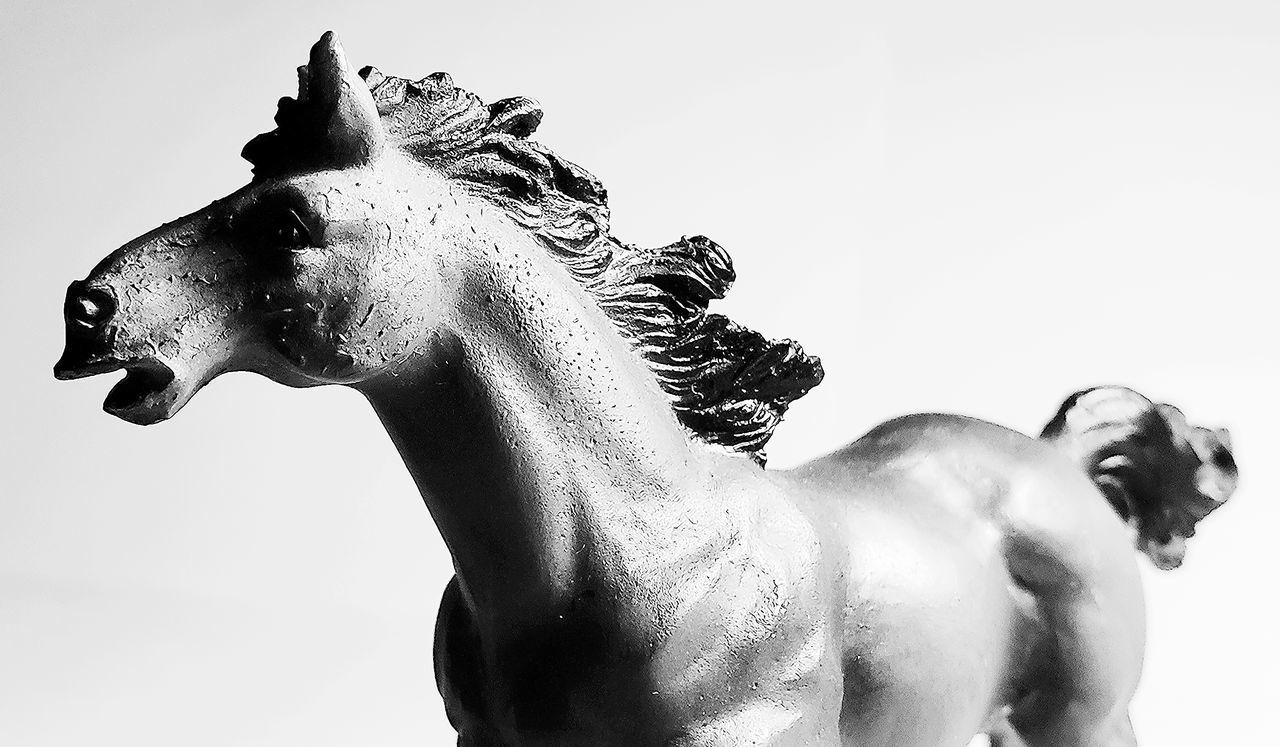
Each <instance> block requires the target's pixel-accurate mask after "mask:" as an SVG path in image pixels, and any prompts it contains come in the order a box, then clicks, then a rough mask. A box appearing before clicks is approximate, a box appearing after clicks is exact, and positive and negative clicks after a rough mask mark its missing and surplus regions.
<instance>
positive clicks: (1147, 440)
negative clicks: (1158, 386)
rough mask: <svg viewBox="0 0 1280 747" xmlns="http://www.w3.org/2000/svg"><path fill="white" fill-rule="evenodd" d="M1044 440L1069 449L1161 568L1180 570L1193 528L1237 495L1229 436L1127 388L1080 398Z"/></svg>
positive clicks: (1083, 393) (1064, 405) (1047, 428)
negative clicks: (1190, 422) (1192, 422)
mask: <svg viewBox="0 0 1280 747" xmlns="http://www.w3.org/2000/svg"><path fill="white" fill-rule="evenodd" d="M1040 438H1041V439H1043V440H1045V441H1048V442H1050V443H1053V444H1055V445H1057V446H1059V447H1060V448H1062V449H1064V450H1066V451H1067V453H1068V454H1069V455H1070V456H1071V457H1072V458H1073V459H1075V460H1076V462H1077V463H1078V464H1079V465H1080V467H1081V468H1082V469H1084V470H1085V472H1086V473H1088V474H1089V476H1090V477H1091V478H1093V481H1094V484H1096V485H1097V486H1098V488H1099V490H1101V491H1102V494H1103V495H1104V496H1106V498H1107V500H1108V501H1109V502H1110V503H1111V506H1112V507H1113V508H1114V509H1115V510H1116V513H1118V514H1119V515H1120V518H1121V519H1122V520H1124V521H1125V523H1127V524H1128V525H1129V527H1130V528H1131V529H1132V530H1133V532H1134V544H1135V545H1136V546H1137V548H1138V549H1139V550H1141V551H1142V552H1143V553H1145V554H1146V555H1147V557H1149V558H1150V559H1151V561H1152V562H1153V563H1154V564H1155V565H1156V566H1157V567H1159V568H1162V569H1166V570H1168V569H1171V568H1176V567H1178V566H1179V565H1181V564H1182V558H1183V556H1184V555H1185V554H1186V541H1187V538H1189V537H1191V536H1193V535H1194V534H1195V528H1196V523H1197V522H1199V521H1200V520H1201V519H1203V518H1204V517H1206V516H1208V515H1209V514H1210V513H1211V512H1212V511H1214V510H1215V509H1217V508H1218V507H1219V506H1221V505H1222V504H1223V503H1225V502H1226V501H1227V499H1228V498H1230V497H1231V493H1232V492H1233V491H1234V490H1235V488H1236V482H1237V471H1236V463H1235V459H1234V458H1233V457H1232V455H1231V439H1230V435H1229V434H1228V433H1227V431H1226V430H1225V429H1218V430H1210V429H1208V428H1201V427H1199V426H1193V425H1191V424H1189V423H1188V422H1187V419H1186V417H1184V416H1183V414H1182V412H1181V411H1180V410H1179V409H1178V408H1176V407H1174V406H1172V405H1167V404H1157V403H1155V402H1152V401H1151V400H1149V399H1147V398H1146V397H1144V396H1142V395H1141V394H1138V393H1137V392H1135V391H1133V390H1132V389H1127V388H1125V387H1119V386H1104V387H1095V388H1093V389H1086V390H1084V391H1081V392H1076V393H1075V394H1073V395H1071V396H1070V397H1068V398H1067V400H1066V401H1065V402H1063V403H1062V407H1061V408H1060V409H1059V410H1058V414H1057V415H1055V416H1054V418H1053V420H1051V421H1049V424H1048V425H1046V426H1045V427H1044V431H1043V432H1042V433H1041V434H1040Z"/></svg>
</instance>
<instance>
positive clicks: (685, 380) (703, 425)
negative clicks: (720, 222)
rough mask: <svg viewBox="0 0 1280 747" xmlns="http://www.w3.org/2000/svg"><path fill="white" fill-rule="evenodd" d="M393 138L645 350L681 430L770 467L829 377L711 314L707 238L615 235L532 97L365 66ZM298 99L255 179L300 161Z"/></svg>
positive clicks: (713, 267)
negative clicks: (495, 94)
mask: <svg viewBox="0 0 1280 747" xmlns="http://www.w3.org/2000/svg"><path fill="white" fill-rule="evenodd" d="M360 77H361V78H363V79H364V81H365V83H366V85H368V87H369V90H370V92H371V93H372V95H373V99H374V102H375V104H376V105H377V108H378V114H379V115H380V118H381V120H382V125H383V127H384V129H385V131H386V134H387V138H388V141H389V142H393V143H395V144H396V145H398V146H399V147H400V148H402V149H403V150H405V151H406V152H408V153H410V154H411V155H413V156H414V157H415V158H417V159H419V160H420V161H422V162H424V163H426V164H429V165H431V166H432V167H434V168H436V169H438V170H439V171H440V172H441V173H443V174H444V175H445V176H447V177H450V178H453V179H456V180H458V181H459V182H461V183H463V184H465V185H466V186H467V188H468V189H470V190H471V191H472V192H474V193H476V194H478V195H480V196H482V197H483V198H485V199H487V200H488V201H490V202H492V203H494V204H496V205H497V206H499V207H501V208H503V209H504V210H505V211H506V212H507V214H508V215H510V216H511V218H513V219H514V220H515V221H516V222H517V223H519V224H520V225H522V226H524V227H525V228H527V229H528V230H529V231H531V232H532V233H533V234H534V235H536V236H537V237H538V238H539V239H540V240H541V242H542V243H543V244H544V245H545V246H546V248H547V249H548V250H549V251H550V252H551V253H552V255H554V256H555V257H556V258H557V259H559V260H560V261H561V262H562V263H563V264H564V266H565V267H566V268H567V269H568V271H569V274H570V275H571V276H572V277H573V278H574V279H575V280H576V281H577V282H579V283H580V284H581V285H582V286H583V287H584V288H585V289H586V290H587V291H588V292H589V294H590V295H591V296H592V297H593V298H594V299H595V300H596V302H597V303H598V304H599V306H600V308H601V309H602V310H603V311H604V313H605V314H606V315H607V316H608V317H609V319H611V320H612V321H613V322H614V324H615V325H616V326H617V328H618V329H619V331H620V332H621V334H622V335H623V337H625V338H626V339H628V340H629V341H630V342H631V343H632V344H633V346H634V347H635V348H636V349H637V351H638V352H639V353H640V355H641V358H642V359H643V360H644V361H645V362H646V363H647V364H648V366H649V368H650V369H651V370H652V371H653V373H654V375H655V376H656V377H657V379H658V383H659V385H660V386H661V388H662V390H663V391H664V392H666V394H667V395H668V396H669V397H670V400H671V406H672V409H673V410H674V411H675V413H676V416H677V418H678V419H679V421H680V422H681V424H683V425H684V426H685V427H686V428H688V429H689V430H690V431H692V432H693V433H694V434H695V435H696V436H698V437H699V438H701V439H702V440H704V441H707V442H709V443H712V444H717V445H721V446H725V447H729V448H732V449H736V450H739V451H741V452H744V453H746V454H748V455H751V456H753V457H755V458H756V459H758V460H760V461H761V462H763V460H764V456H763V452H762V449H763V447H764V445H765V443H766V442H767V441H768V440H769V437H770V436H771V435H772V434H773V430H774V428H776V427H777V426H778V424H779V423H780V422H781V420H782V416H783V414H784V413H785V412H786V410H787V407H788V406H789V405H790V404H791V402H793V401H794V400H796V399H797V398H799V397H801V396H802V395H804V394H805V393H806V392H808V391H809V390H810V389H811V388H813V387H814V386H816V385H817V384H818V383H819V382H821V381H822V375H823V372H822V364H821V362H820V361H819V360H818V358H816V357H814V356H811V355H807V354H806V353H805V352H804V351H803V350H802V349H801V347H800V346H799V345H798V344H797V343H795V342H794V341H792V340H789V339H784V340H769V339H766V338H765V337H764V336H763V335H761V334H760V333H758V332H756V331H754V330H751V329H748V328H746V327H744V326H742V325H740V324H738V323H737V322H734V321H732V320H731V319H729V318H727V317H725V316H722V315H720V314H713V313H709V312H708V310H707V307H708V304H709V303H710V302H711V301H712V300H714V299H719V298H723V297H724V295H725V293H726V292H727V291H728V290H729V287H730V285H732V283H733V281H734V279H735V274H734V271H733V264H732V262H731V261H730V259H729V255H728V254H727V253H726V252H725V251H724V249H722V248H721V247H720V246H719V245H718V244H716V243H715V242H713V241H711V240H710V239H707V238H706V237H703V236H693V237H685V238H682V239H681V240H680V241H677V242H675V243H673V244H670V245H668V246H664V247H659V248H656V249H644V248H640V247H637V246H634V245H631V244H624V243H622V242H620V241H618V240H617V239H615V238H614V237H613V236H611V235H610V234H609V208H608V201H607V195H606V193H605V189H604V187H603V186H602V185H601V184H600V181H599V180H598V179H596V178H595V177H594V176H592V175H591V174H590V173H588V172H587V171H586V170H585V169H583V168H581V167H579V166H578V165H576V164H573V163H571V162H569V161H567V160H565V159H563V158H561V157H560V156H558V155H556V154H555V153H553V152H552V151H551V150H549V149H548V148H546V147H544V146H542V145H541V144H539V143H537V142H535V141H533V140H530V139H528V138H529V136H530V135H531V134H532V133H533V131H534V130H535V129H536V128H537V126H538V124H539V122H540V121H541V119H542V110H541V109H540V108H539V107H538V105H537V103H535V102H534V101H532V100H530V99H527V98H523V97H516V98H508V99H503V100H501V101H496V102H494V103H493V104H490V105H487V106H486V105H485V103H484V102H483V101H481V99H480V98H479V97H478V96H476V95H474V94H472V93H469V92H467V91H464V90H462V89H460V88H457V87H456V86H454V85H453V81H452V80H451V79H450V77H449V75H448V74H446V73H435V74H433V75H430V76H427V77H426V78H423V79H422V80H418V81H410V80H407V79H404V78H397V77H393V76H389V75H384V74H382V73H381V72H379V71H378V70H377V69H375V68H372V67H366V68H364V69H363V70H361V71H360ZM298 103H299V102H295V101H292V100H290V99H283V100H282V101H281V104H280V112H279V113H278V114H277V118H276V121H277V124H278V125H279V128H278V129H277V131H276V132H275V133H270V134H272V135H276V137H273V138H266V139H265V140H264V139H263V138H264V137H265V136H260V138H259V139H257V140H255V141H254V142H252V143H250V146H248V147H246V149H245V158H247V159H248V160H249V161H251V162H252V163H253V164H254V165H255V169H254V174H255V177H258V178H261V177H263V176H268V175H271V174H273V173H279V172H281V171H283V170H284V168H285V166H286V164H288V163H289V162H291V161H293V160H294V156H296V155H298V154H297V153H295V152H293V151H296V150H297V148H296V147H294V146H293V145H291V144H290V143H291V140H292V138H289V137H287V136H286V137H280V136H281V135H287V130H288V129H290V127H289V126H288V125H289V122H291V121H294V120H296V119H297V117H298V115H299V114H300V112H298V111H297V109H298V108H299V107H298Z"/></svg>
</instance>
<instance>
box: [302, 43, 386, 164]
mask: <svg viewBox="0 0 1280 747" xmlns="http://www.w3.org/2000/svg"><path fill="white" fill-rule="evenodd" d="M298 89H299V90H298V103H300V104H305V105H306V106H307V107H308V108H311V107H314V109H312V111H313V112H314V115H315V116H316V117H318V118H320V119H321V120H322V126H323V135H322V136H323V138H324V140H325V141H326V142H325V145H326V146H327V148H326V150H328V151H329V153H328V154H327V155H329V156H330V158H331V159H332V161H331V163H333V164H335V165H337V164H343V165H346V164H355V163H363V162H365V161H368V160H370V159H372V158H375V157H376V156H377V155H378V154H379V153H381V152H382V148H383V146H384V145H385V143H386V133H385V131H384V130H383V128H382V121H381V120H380V119H378V107H377V105H376V104H374V102H373V95H372V94H370V93H369V87H368V86H367V85H366V84H365V82H364V81H363V80H361V79H360V76H358V75H356V73H355V71H354V70H352V69H351V65H350V64H348V63H347V55H346V54H345V53H344V52H343V51H342V45H341V44H339V43H338V36H337V34H335V33H333V32H332V31H326V32H325V33H324V36H322V37H320V41H318V42H316V44H315V46H313V47H312V48H311V59H310V61H309V62H308V63H307V65H306V66H305V67H301V68H298Z"/></svg>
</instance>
